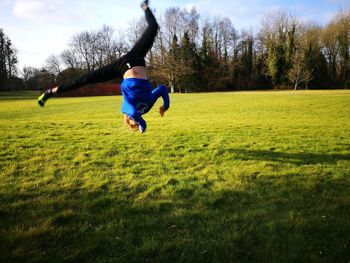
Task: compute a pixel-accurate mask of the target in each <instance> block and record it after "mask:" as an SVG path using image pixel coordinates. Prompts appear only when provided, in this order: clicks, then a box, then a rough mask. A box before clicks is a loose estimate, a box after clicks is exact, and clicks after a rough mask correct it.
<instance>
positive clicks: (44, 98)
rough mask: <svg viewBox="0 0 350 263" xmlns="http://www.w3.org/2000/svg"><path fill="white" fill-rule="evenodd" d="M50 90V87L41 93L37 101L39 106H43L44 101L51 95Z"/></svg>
mask: <svg viewBox="0 0 350 263" xmlns="http://www.w3.org/2000/svg"><path fill="white" fill-rule="evenodd" d="M51 95H52V91H51V89H47V90H45V92H44V93H43V94H41V95H40V96H39V98H38V103H39V105H40V106H41V107H44V106H45V102H46V101H47V100H48V99H49V98H50V97H51Z"/></svg>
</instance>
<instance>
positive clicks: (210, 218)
mask: <svg viewBox="0 0 350 263" xmlns="http://www.w3.org/2000/svg"><path fill="white" fill-rule="evenodd" d="M171 99H172V106H171V111H169V112H168V113H167V116H166V117H165V118H159V117H158V116H157V111H156V110H153V111H152V112H150V113H149V114H147V115H146V116H145V118H146V120H147V121H148V126H149V128H148V131H147V133H145V134H143V135H141V134H138V133H132V132H129V131H127V130H126V128H125V127H124V125H123V124H122V120H121V119H122V118H121V114H120V113H119V109H120V104H121V97H90V98H83V99H79V98H74V99H56V100H52V101H49V102H48V105H47V107H46V108H44V109H40V108H37V105H36V101H35V100H33V101H31V100H18V99H16V100H15V99H14V100H11V99H10V100H9V99H6V100H1V99H0V125H1V138H2V139H1V144H0V147H1V151H0V169H1V175H0V229H1V230H0V260H1V261H2V262H18V261H31V262H38V261H39V262H61V261H66V262H79V261H84V262H148V261H149V262H347V261H349V260H350V258H349V255H350V250H349V246H350V238H349V237H350V224H349V222H350V218H349V215H350V202H349V200H350V196H349V195H350V194H349V186H350V181H349V171H350V138H349V134H350V122H349V116H350V92H346V91H339V92H334V91H332V93H331V94H330V93H327V92H326V91H324V92H315V91H313V92H312V93H308V92H303V93H299V94H298V95H297V96H294V97H293V96H290V93H285V92H274V93H254V92H253V93H247V94H240V93H238V94H236V93H233V94H220V93H217V94H192V95H172V97H171ZM157 105H158V106H159V105H160V104H157ZM156 108H157V107H156Z"/></svg>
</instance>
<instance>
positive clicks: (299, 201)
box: [0, 151, 350, 262]
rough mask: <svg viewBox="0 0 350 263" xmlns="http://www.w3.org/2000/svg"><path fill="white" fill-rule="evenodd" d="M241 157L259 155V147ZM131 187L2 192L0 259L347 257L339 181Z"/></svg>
mask: <svg viewBox="0 0 350 263" xmlns="http://www.w3.org/2000/svg"><path fill="white" fill-rule="evenodd" d="M243 153H244V154H242V155H244V156H247V155H249V156H252V155H253V157H256V156H261V158H263V159H265V157H264V156H265V153H264V152H263V153H261V152H253V154H252V152H251V151H250V152H248V153H247V152H243ZM269 156H270V155H269ZM283 156H284V155H283ZM271 158H272V157H271ZM283 158H287V159H293V160H295V159H297V160H299V158H300V159H301V157H299V156H298V157H295V156H291V155H286V156H284V157H283ZM273 159H274V158H273ZM303 180H308V183H306V184H303V183H301V181H303ZM136 188H137V187H136V186H135V187H129V186H128V185H120V186H118V189H116V188H112V185H109V186H104V187H103V188H101V189H95V190H87V189H83V188H81V187H77V188H75V189H60V188H59V187H58V186H57V187H56V188H52V186H51V187H50V188H49V189H45V188H41V189H32V190H31V191H21V192H8V193H7V194H3V195H1V196H0V199H1V206H0V222H1V223H0V226H1V230H0V231H1V232H0V233H1V236H0V244H1V245H0V260H1V262H22V261H23V262H31V261H32V262H62V261H65V262H347V261H348V260H349V245H350V243H349V236H350V228H349V214H350V205H349V200H348V197H349V195H348V189H349V185H348V184H347V183H346V181H345V180H340V179H338V180H335V179H334V180H328V181H317V180H312V179H310V178H304V177H303V176H302V175H288V174H287V175H286V176H284V177H282V178H275V179H274V180H271V179H269V180H268V179H265V178H254V179H252V180H249V181H244V182H242V183H241V185H240V186H239V187H238V186H237V187H236V188H232V187H231V188H226V189H223V188H222V187H221V188H218V187H216V185H215V182H212V183H210V182H207V183H205V184H201V183H199V182H195V181H194V182H188V183H187V184H183V183H182V182H179V181H176V180H175V179H170V180H169V181H168V182H167V183H166V184H164V185H163V186H161V187H157V188H155V189H154V192H153V193H152V194H150V195H148V196H143V198H140V195H139V194H140V189H136ZM144 190H145V191H146V190H147V189H144ZM148 190H149V189H148ZM141 194H142V193H141Z"/></svg>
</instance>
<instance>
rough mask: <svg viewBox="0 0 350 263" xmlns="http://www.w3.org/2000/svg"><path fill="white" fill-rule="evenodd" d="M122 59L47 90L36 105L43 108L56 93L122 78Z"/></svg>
mask: <svg viewBox="0 0 350 263" xmlns="http://www.w3.org/2000/svg"><path fill="white" fill-rule="evenodd" d="M123 61H124V58H123V57H121V58H120V59H118V60H116V61H115V62H113V63H111V64H109V65H106V66H104V67H102V68H99V69H96V70H93V71H90V72H88V73H87V74H85V75H83V76H80V77H78V78H75V79H73V80H71V81H69V82H67V83H65V84H63V85H60V86H58V87H57V88H55V89H47V90H46V91H45V92H44V93H43V94H41V95H40V97H39V98H38V103H39V105H40V106H41V107H44V106H45V102H46V101H47V100H48V99H49V98H50V97H51V96H52V95H54V94H56V93H63V92H66V91H69V90H74V89H78V88H80V87H82V86H84V85H88V84H94V83H99V82H105V81H109V80H112V79H115V78H119V77H122V69H123V65H124V64H123Z"/></svg>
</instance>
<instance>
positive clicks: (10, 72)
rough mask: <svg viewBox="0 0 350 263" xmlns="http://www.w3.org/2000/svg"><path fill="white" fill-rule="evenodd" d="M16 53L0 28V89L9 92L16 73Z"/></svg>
mask: <svg viewBox="0 0 350 263" xmlns="http://www.w3.org/2000/svg"><path fill="white" fill-rule="evenodd" d="M17 63H18V60H17V51H16V49H15V48H14V47H13V46H12V42H11V40H10V39H9V38H8V36H7V35H6V34H5V32H4V31H3V29H2V28H0V89H1V90H10V89H11V88H12V87H11V80H12V78H13V77H14V76H15V75H16V73H17V67H16V66H17Z"/></svg>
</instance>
